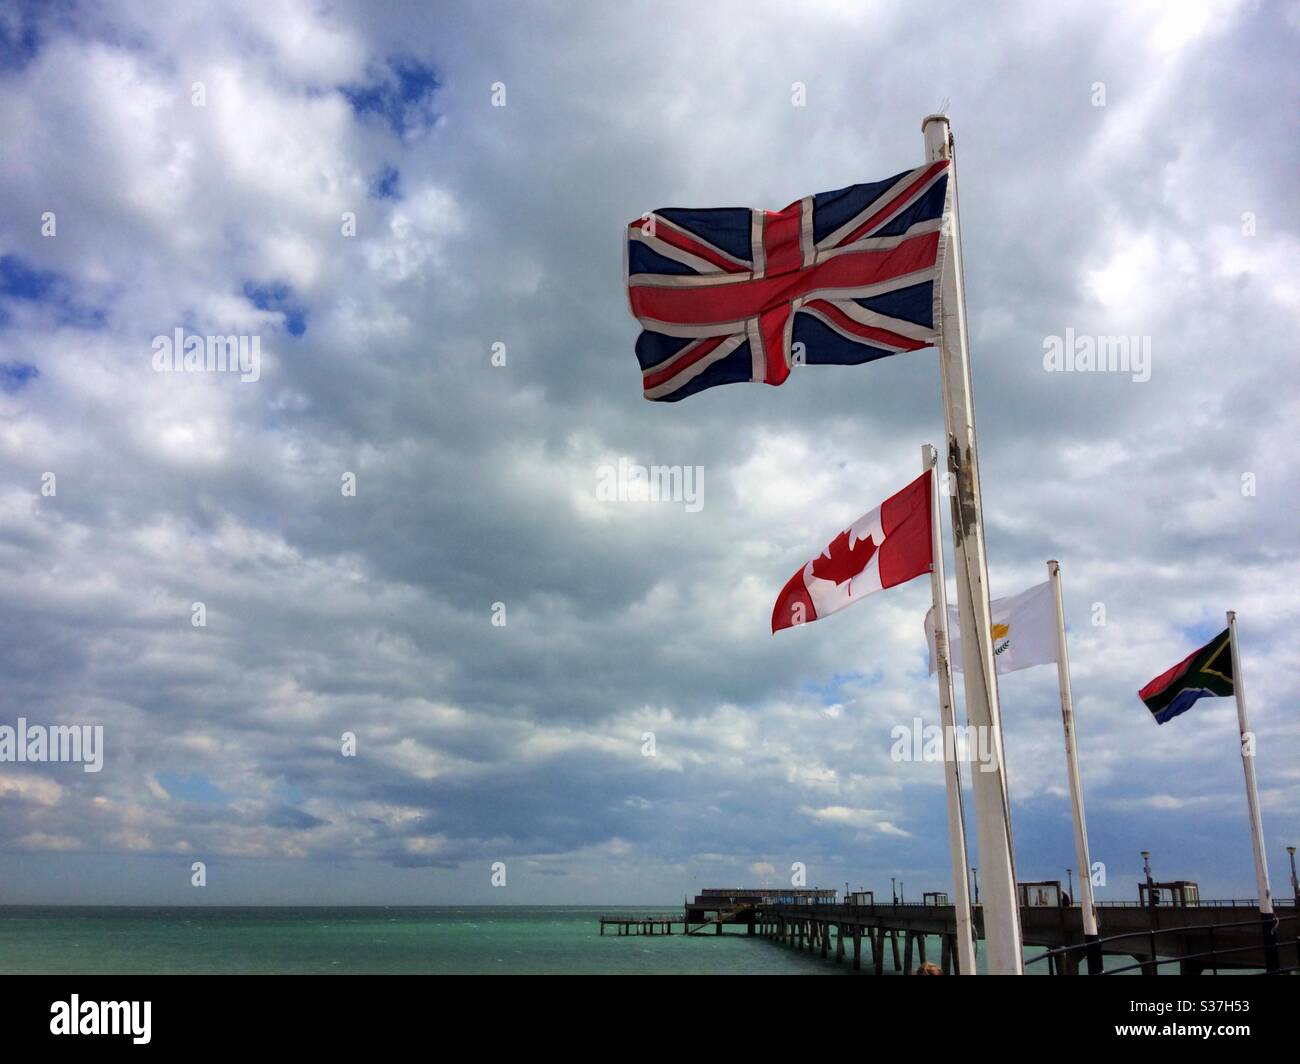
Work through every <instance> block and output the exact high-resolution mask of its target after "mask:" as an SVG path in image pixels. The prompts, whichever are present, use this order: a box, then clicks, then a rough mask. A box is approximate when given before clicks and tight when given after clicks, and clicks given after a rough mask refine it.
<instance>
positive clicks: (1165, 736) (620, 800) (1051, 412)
mask: <svg viewBox="0 0 1300 1064" xmlns="http://www.w3.org/2000/svg"><path fill="white" fill-rule="evenodd" d="M1297 37H1300V11H1298V9H1297V6H1296V5H1295V4H1293V3H1275V4H1264V3H1258V4H1251V3H1231V2H1223V3H1220V2H1188V3H1176V4H1172V3H1171V4H1169V5H1158V4H1145V3H1140V4H1134V3H1124V4H1105V3H1086V4H1085V3H1081V4H1076V5H1057V4H1053V5H1047V6H1044V5H1042V4H1037V3H1025V4H1008V5H1004V6H1002V7H1000V8H998V9H996V10H985V9H983V8H981V13H979V14H976V13H975V12H974V11H973V10H971V9H969V8H967V7H965V6H963V5H945V4H940V5H933V6H932V5H925V4H918V3H907V4H863V3H805V4H801V5H799V14H798V16H797V17H796V16H795V15H794V14H793V13H792V9H789V8H787V7H782V6H779V5H774V6H772V9H771V10H764V9H763V5H759V4H754V3H743V4H741V3H736V4H716V5H700V4H688V3H680V4H664V3H659V2H656V3H645V4H635V5H634V4H617V5H615V4H594V3H591V4H587V3H573V4H545V5H542V4H539V5H536V6H532V5H510V6H500V7H494V6H491V5H488V4H480V3H474V4H470V3H464V4H436V5H435V4H427V3H411V4H399V3H391V4H384V5H370V6H367V7H365V8H361V7H354V6H352V5H349V4H343V3H324V2H310V0H270V2H268V0H258V2H255V3H254V2H252V0H248V2H244V3H230V2H222V3H190V4H184V5H173V6H169V7H167V9H166V12H165V13H164V9H163V8H162V7H160V6H158V5H151V4H125V5H119V4H113V3H107V4H105V3H96V4H93V5H90V4H87V5H85V6H84V7H83V6H80V5H77V4H75V3H70V2H65V3H51V4H28V3H23V2H19V3H17V4H9V5H6V6H5V7H4V8H3V13H0V143H2V144H3V147H2V148H0V203H2V204H3V209H2V210H0V603H2V606H3V608H2V609H0V725H4V724H7V725H10V726H14V725H16V723H17V721H18V718H20V717H22V718H25V719H26V720H27V721H28V722H29V723H30V724H56V723H61V724H91V725H94V724H100V725H102V726H103V729H104V744H105V751H104V766H103V770H102V771H101V772H98V773H86V772H83V771H82V769H81V767H80V766H79V765H75V764H40V765H32V764H12V763H8V764H0V901H8V902H35V901H58V902H86V903H91V902H173V903H214V904H219V903H242V902H285V903H289V902H304V903H309V902H400V903H429V904H436V903H466V904H493V903H505V904H522V903H532V902H547V903H551V902H554V903H563V902H577V903H593V904H594V903H601V902H606V901H609V902H638V901H639V902H651V903H670V902H672V901H674V899H678V898H680V897H681V896H682V895H683V894H684V893H686V892H687V891H690V890H694V889H695V888H699V887H704V886H710V885H715V886H721V885H734V884H740V883H770V884H773V885H777V884H781V883H786V882H788V881H789V875H790V871H789V870H790V866H791V864H792V863H793V862H796V861H800V862H803V863H804V864H806V866H807V869H808V880H809V883H810V885H823V886H842V885H843V884H844V883H845V882H846V881H849V882H852V883H853V884H854V885H855V886H856V885H857V884H859V883H861V884H865V885H866V886H867V887H868V888H874V889H876V890H877V891H881V890H883V891H885V892H888V889H889V877H890V876H891V875H892V876H897V877H900V878H901V879H902V880H903V881H904V882H905V884H906V885H907V886H906V890H907V893H908V895H909V896H912V895H913V894H918V895H919V892H920V891H921V890H922V889H936V888H937V889H944V888H946V887H947V886H948V884H949V882H950V874H951V873H950V869H949V867H948V863H947V842H946V835H945V812H944V789H943V777H942V772H941V769H940V766H938V765H935V764H932V763H898V762H896V761H894V760H892V759H891V757H890V750H891V746H892V739H891V737H890V733H891V729H893V728H894V727H895V726H897V725H900V724H902V725H905V726H909V727H910V726H911V724H912V722H913V720H915V719H916V718H918V717H919V718H921V720H922V721H923V722H925V723H934V722H935V720H936V718H937V710H936V697H935V687H934V683H933V680H932V679H931V678H930V677H929V676H928V675H927V673H926V650H925V643H924V637H923V634H922V617H923V614H924V612H925V609H926V608H927V606H928V604H929V588H928V585H927V584H926V583H925V582H924V581H915V582H913V583H912V584H909V585H906V586H904V587H901V588H898V589H895V590H892V591H889V592H887V593H885V594H883V595H880V596H877V597H875V598H873V599H871V600H870V601H868V602H866V603H864V604H862V605H859V606H857V607H855V608H854V609H853V610H850V611H847V612H845V613H841V614H839V615H837V616H835V617H832V618H828V619H826V620H824V621H821V622H819V623H817V624H815V625H810V626H805V627H803V628H799V629H795V630H791V631H785V632H782V633H781V634H780V635H778V636H776V637H773V636H772V635H771V634H770V631H769V617H770V612H771V606H772V602H773V600H774V598H775V595H776V592H777V591H778V590H779V589H780V587H781V586H782V584H783V583H784V582H785V580H786V579H787V578H788V577H789V576H790V574H791V573H792V572H793V571H794V570H795V569H796V568H798V567H799V566H800V565H801V564H802V563H803V562H804V561H805V559H806V558H807V557H809V556H810V555H811V554H812V553H814V552H815V551H817V550H818V549H820V547H822V546H823V545H824V544H825V543H826V542H827V541H828V540H829V538H830V537H831V536H832V535H834V534H835V533H836V532H837V531H838V530H839V529H841V528H842V527H844V525H845V524H847V523H848V522H849V521H851V520H852V519H853V518H855V517H857V516H858V515H859V514H860V513H862V512H863V511H865V510H867V509H869V508H870V507H872V506H874V505H876V504H877V503H878V502H879V501H880V500H881V499H882V498H884V497H885V496H886V495H888V494H891V493H892V492H893V491H895V490H897V489H898V488H899V487H901V486H902V485H903V484H904V483H906V482H907V481H909V480H911V479H912V478H913V477H914V476H915V475H916V474H917V473H918V472H919V462H920V457H919V449H920V446H921V444H922V443H924V442H927V441H937V440H938V439H939V438H940V435H941V430H942V425H941V411H940V406H939V394H938V363H937V355H936V353H935V352H934V351H933V350H930V349H926V350H922V351H919V352H915V353H913V354H910V355H904V356H900V357H898V358H894V359H889V360H886V361H883V362H878V363H875V364H873V365H869V366H864V367H856V368H838V367H811V368H807V369H804V370H798V371H796V372H795V374H794V375H793V377H792V379H791V380H790V381H789V382H788V383H787V384H786V385H785V386H784V387H782V388H779V389H776V388H766V387H761V386H758V385H734V386H729V387H726V388H718V389H714V390H712V391H709V392H706V393H703V394H700V395H698V396H694V397H692V398H690V399H688V400H686V401H684V402H681V403H678V404H672V405H670V404H654V403H647V402H646V401H644V400H643V399H642V397H641V389H640V375H639V372H638V368H637V363H636V360H635V358H634V356H633V353H632V346H633V343H634V340H635V337H636V334H637V331H638V327H637V325H636V323H635V322H634V321H633V319H632V318H631V317H630V316H629V314H628V309H627V302H626V297H625V293H624V291H623V275H622V270H623V266H622V260H623V247H622V229H623V226H624V225H625V224H626V223H627V222H628V221H630V220H632V219H634V218H637V217H638V216H639V215H640V214H641V213H642V212H643V211H646V210H651V209H654V208H656V207H660V206H701V207H703V206H761V207H766V208H769V209H779V208H780V207H783V206H784V205H785V204H787V203H789V202H790V201H791V200H794V199H796V198H798V197H800V196H803V195H806V194H809V193H812V192H817V191H821V190H824V189H834V188H839V187H841V186H844V185H847V184H851V183H854V182H859V181H876V180H880V179H882V178H884V177H888V176H890V175H892V174H895V173H898V172H899V171H902V170H906V169H909V168H911V167H913V166H917V165H919V164H920V163H921V161H922V136H921V128H920V125H921V119H922V118H923V117H924V116H925V115H926V114H928V113H930V112H933V111H935V110H937V109H939V108H940V107H942V106H946V108H947V111H948V113H949V115H950V116H951V119H952V122H953V129H954V133H955V136H956V138H957V145H958V153H959V160H960V166H961V181H962V210H963V230H964V236H965V242H966V248H965V260H966V267H967V271H968V278H967V292H968V299H969V304H970V314H971V334H972V357H973V361H974V375H975V387H976V395H977V399H978V404H979V427H980V442H981V449H982V476H983V482H984V490H985V496H986V519H987V536H988V547H989V562H990V577H991V584H992V588H993V592H994V594H995V595H1005V594H1010V593H1013V592H1015V591H1019V590H1021V589H1023V588H1025V587H1027V586H1029V585H1030V584H1034V583H1037V582H1039V581H1040V580H1042V579H1044V578H1045V570H1044V562H1045V560H1046V559H1048V558H1059V559H1060V560H1061V563H1062V568H1063V573H1064V580H1065V585H1064V586H1065V600H1066V609H1067V617H1068V621H1069V625H1070V650H1071V655H1072V658H1073V665H1074V689H1075V697H1076V710H1077V716H1078V729H1079V735H1080V761H1081V765H1082V772H1083V779H1084V786H1085V793H1086V799H1087V808H1088V816H1089V826H1090V834H1091V842H1092V851H1093V857H1094V859H1095V860H1099V861H1103V862H1105V863H1106V865H1107V869H1108V880H1109V882H1108V886H1107V887H1106V888H1105V889H1103V890H1101V891H1100V892H1099V898H1101V899H1102V900H1106V899H1116V898H1132V897H1136V880H1137V878H1138V875H1139V871H1140V867H1141V861H1140V858H1139V856H1138V851H1139V850H1140V849H1143V848H1147V849H1150V850H1152V851H1153V863H1154V866H1155V870H1156V872H1157V874H1158V875H1159V876H1163V877H1166V878H1190V879H1197V880H1199V881H1200V882H1201V884H1202V889H1203V892H1204V893H1205V894H1206V895H1207V896H1209V895H1214V896H1236V897H1243V896H1245V897H1249V896H1253V895H1254V877H1253V872H1252V865H1251V854H1250V844H1249V838H1248V835H1247V829H1246V802H1245V796H1244V789H1243V782H1242V769H1241V761H1240V758H1239V757H1238V755H1237V739H1236V731H1235V714H1234V708H1233V704H1232V701H1231V700H1230V699H1218V700H1213V701H1208V700H1207V701H1203V702H1201V703H1200V704H1199V705H1198V706H1197V707H1196V708H1195V709H1194V710H1193V711H1191V712H1190V713H1188V714H1186V715H1184V716H1182V717H1180V718H1178V719H1177V720H1176V721H1174V722H1172V723H1170V724H1168V725H1166V726H1164V727H1157V726H1156V725H1155V724H1154V723H1153V721H1152V720H1151V718H1150V715H1149V714H1148V712H1147V711H1146V709H1145V708H1144V707H1143V706H1142V704H1141V703H1140V702H1139V701H1138V699H1137V697H1136V694H1135V692H1136V691H1137V689H1138V688H1139V687H1140V686H1142V685H1143V684H1144V683H1145V682H1146V681H1147V680H1149V679H1151V677H1153V676H1155V675H1156V674H1157V673H1159V672H1162V671H1163V670H1164V669H1166V668H1167V667H1169V666H1170V665H1172V664H1174V663H1175V662H1176V661H1178V660H1179V659H1180V658H1182V657H1183V656H1184V655H1185V654H1187V653H1188V652H1189V651H1190V650H1192V649H1193V648H1194V647H1195V646H1197V645H1199V644H1200V643H1201V642H1203V641H1204V640H1205V639H1207V638H1208V637H1209V636H1211V635H1213V634H1214V633H1216V632H1218V631H1219V630H1221V629H1222V627H1223V624H1224V621H1223V612H1224V610H1225V609H1228V608H1235V609H1237V610H1238V611H1239V613H1240V626H1241V638H1242V644H1243V653H1244V663H1245V669H1246V675H1247V680H1248V683H1249V694H1250V700H1251V710H1252V723H1253V725H1254V728H1255V730H1256V732H1257V735H1258V744H1259V758H1258V762H1257V763H1258V772H1259V781H1260V789H1261V795H1262V801H1263V818H1264V829H1265V837H1266V840H1267V844H1268V848H1269V857H1270V867H1271V871H1272V876H1273V887H1274V890H1275V891H1276V892H1277V893H1279V894H1286V893H1289V884H1288V882H1287V866H1286V853H1285V849H1284V847H1285V846H1286V845H1287V844H1288V843H1295V842H1298V841H1300V722H1298V721H1297V704H1298V702H1300V648H1298V645H1297V640H1296V636H1295V633H1296V631H1297V626H1300V609H1297V597H1298V596H1297V590H1296V587H1297V583H1300V549H1298V546H1300V544H1298V543H1297V537H1296V528H1297V520H1296V518H1297V509H1298V507H1297V504H1296V501H1295V500H1296V498H1297V494H1298V493H1300V474H1297V470H1296V465H1295V462H1294V453H1293V452H1294V445H1295V425H1296V423H1297V420H1298V419H1300V394H1298V393H1297V389H1296V387H1295V385H1294V372H1295V371H1294V366H1295V357H1296V352H1295V344H1294V340H1293V339H1292V337H1293V336H1294V333H1295V327H1296V324H1297V310H1298V309H1300V293H1298V291H1297V287H1296V277H1297V266H1298V265H1300V209H1298V207H1297V200H1296V196H1295V187H1296V186H1295V175H1296V172H1297V169H1296V168H1297V162H1298V161H1300V160H1298V158H1297V156H1298V155H1300V151H1298V150H1297V140H1296V137H1295V128H1294V107H1293V104H1294V99H1295V96H1296V89H1297V87H1298V82H1300V78H1298V77H1297V74H1296V70H1295V64H1294V56H1295V54H1296V51H1297V46H1298V43H1300V42H1298V41H1297ZM799 86H802V91H800V89H799ZM800 98H802V100H803V102H804V104H805V105H804V106H797V102H798V100H799V99H800ZM501 104H504V106H501ZM178 328H183V329H185V330H187V331H188V332H192V333H197V334H200V335H203V334H222V335H233V334H243V335H249V336H252V335H255V336H258V337H260V343H261V364H260V378H259V379H258V380H257V381H255V382H252V381H249V382H244V381H241V380H240V379H239V376H238V375H236V374H230V373H226V374H219V373H159V372H156V371H155V370H154V368H153V356H154V351H153V347H152V345H153V341H154V338H155V337H157V336H160V335H161V336H170V335H173V333H174V330H176V329H178ZM1070 329H1072V330H1074V332H1075V334H1077V335H1112V334H1122V335H1136V336H1142V337H1149V338H1150V349H1151V374H1150V380H1147V381H1145V382H1141V381H1135V380H1134V379H1133V376H1132V374H1125V373H1050V372H1046V371H1045V369H1044V365H1043V354H1044V343H1045V341H1046V340H1047V338H1049V337H1052V336H1064V335H1065V334H1066V330H1070ZM497 345H504V346H497ZM494 352H496V353H497V355H498V357H497V358H496V359H495V360H494V358H493V354H494ZM502 355H503V356H504V358H502V357H501V356H502ZM494 361H495V363H500V362H502V361H504V364H503V365H501V364H494ZM621 458H622V459H626V460H627V461H629V462H633V463H643V464H645V465H651V464H672V465H683V466H692V467H694V466H699V467H702V470H703V474H702V475H703V481H702V485H703V496H702V502H703V505H702V507H699V508H696V509H695V510H694V512H692V509H691V508H688V507H687V506H685V505H683V504H682V503H671V502H665V503H657V504H651V503H635V502H624V503H619V502H609V501H604V500H602V499H601V498H600V497H599V496H598V494H597V486H598V477H599V470H600V469H601V467H602V466H604V465H608V464H616V463H617V462H618V461H619V459H621ZM47 474H53V478H51V477H49V476H47ZM347 474H352V475H353V477H354V479H355V487H356V490H355V494H354V495H353V494H346V493H345V491H344V487H345V481H346V475H347ZM51 487H53V493H52V494H51V492H50V488H51ZM950 571H951V570H950ZM197 603H202V604H203V606H202V611H201V612H202V613H203V614H205V615H206V616H205V618H204V619H205V620H206V624H205V625H202V626H196V625H195V623H194V621H195V619H196V617H197V616H198V614H197V613H196V604H197ZM494 604H501V606H500V607H497V606H495V605H494ZM1098 604H1100V609H1099V608H1098ZM494 617H495V618H496V619H497V620H502V619H503V620H504V621H505V623H504V624H494V623H493V621H494ZM1096 619H1103V620H1104V624H1096V623H1094V620H1096ZM1001 687H1002V698H1003V715H1004V721H1005V729H1006V748H1007V758H1008V778H1009V781H1010V787H1011V796H1012V816H1013V827H1014V831H1015V839H1016V846H1017V853H1016V858H1017V870H1018V873H1019V875H1020V877H1021V878H1024V879H1040V878H1041V879H1057V878H1064V876H1065V869H1066V868H1067V867H1070V866H1073V865H1074V863H1075V862H1074V855H1073V843H1072V838H1071V832H1070V821H1069V809H1068V804H1067V798H1066V790H1065V788H1066V778H1065V765H1064V756H1063V752H1062V744H1061V732H1060V720H1059V710H1058V707H1057V703H1056V677H1055V673H1054V670H1052V669H1051V668H1038V669H1034V670H1030V671H1025V672H1019V673H1016V674H1013V675H1010V676H1007V677H1004V679H1003V681H1002V685H1001ZM345 733H351V734H352V735H354V736H355V742H356V751H355V756H351V757H349V756H344V753H343V751H342V738H341V737H342V736H343V735H344V734H345ZM646 733H653V746H654V749H653V756H646V741H645V740H644V739H643V736H644V735H645V734H646ZM195 861H203V862H205V864H206V867H207V886H206V887H205V888H202V889H197V888H195V887H192V886H191V866H192V864H193V862H195ZM497 861H502V862H505V865H506V869H507V877H506V879H507V882H506V886H504V887H493V886H491V884H490V872H491V866H492V864H493V862H497ZM1076 875H1077V872H1076Z"/></svg>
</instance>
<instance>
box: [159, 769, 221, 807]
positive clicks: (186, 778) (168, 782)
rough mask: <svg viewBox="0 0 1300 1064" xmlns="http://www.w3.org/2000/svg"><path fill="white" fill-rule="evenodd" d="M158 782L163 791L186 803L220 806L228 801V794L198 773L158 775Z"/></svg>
mask: <svg viewBox="0 0 1300 1064" xmlns="http://www.w3.org/2000/svg"><path fill="white" fill-rule="evenodd" d="M158 782H159V783H161V784H162V786H163V790H165V791H166V792H167V793H168V794H170V795H171V796H172V797H173V798H180V799H181V800H182V801H186V802H203V803H206V804H208V805H220V804H223V803H224V802H225V801H226V794H225V792H224V791H222V790H221V788H220V787H218V786H217V785H216V784H215V783H213V782H212V781H211V780H210V779H208V778H207V777H206V776H200V775H199V774H198V773H192V774H189V775H181V774H180V773H176V772H160V773H158Z"/></svg>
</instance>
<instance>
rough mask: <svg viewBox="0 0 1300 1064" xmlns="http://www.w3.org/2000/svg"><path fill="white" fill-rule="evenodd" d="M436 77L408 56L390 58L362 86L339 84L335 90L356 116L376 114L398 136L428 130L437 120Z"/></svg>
mask: <svg viewBox="0 0 1300 1064" xmlns="http://www.w3.org/2000/svg"><path fill="white" fill-rule="evenodd" d="M438 88H439V82H438V76H437V74H435V73H434V69H433V67H432V66H430V65H429V64H428V63H424V62H422V61H420V60H419V59H414V58H411V57H393V58H390V59H389V60H388V61H387V62H386V63H385V64H384V65H383V67H381V68H378V69H375V70H373V71H372V80H371V81H369V82H368V83H366V84H362V85H340V86H339V91H340V92H341V93H342V94H343V96H344V98H345V99H346V100H347V101H348V103H350V104H351V105H352V110H353V111H355V112H356V113H357V115H359V116H360V117H363V118H364V117H366V116H367V115H377V116H378V117H379V118H381V119H383V121H384V122H385V123H387V125H388V128H389V129H391V130H392V131H393V132H394V133H396V134H397V135H398V136H399V137H405V136H406V135H407V134H409V133H412V132H415V131H418V130H424V129H430V128H431V127H432V126H433V124H434V123H435V122H436V121H437V118H438V116H437V114H436V113H435V112H434V110H433V94H434V93H435V92H436V91H437V90H438Z"/></svg>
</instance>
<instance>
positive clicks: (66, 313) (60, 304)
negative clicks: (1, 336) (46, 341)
mask: <svg viewBox="0 0 1300 1064" xmlns="http://www.w3.org/2000/svg"><path fill="white" fill-rule="evenodd" d="M4 300H13V301H18V302H22V303H30V304H33V305H39V306H48V307H50V308H51V309H52V310H53V311H54V315H55V320H56V321H57V322H58V323H59V324H60V325H74V326H76V327H77V328H79V329H102V328H104V326H105V325H107V324H108V315H107V313H106V312H105V311H104V310H102V309H101V308H99V307H92V306H89V305H87V304H85V303H82V302H81V301H79V300H78V299H77V298H76V295H75V293H74V291H73V285H72V282H71V281H69V280H68V278H67V277H66V276H65V275H63V274H61V273H59V272H58V271H57V270H43V269H41V268H40V267H38V266H31V265H29V264H28V263H26V262H24V261H23V260H22V259H20V258H19V257H18V256H17V255H0V325H4V324H7V323H8V322H9V321H10V320H11V317H12V316H11V315H10V314H9V313H8V312H7V311H6V310H5V308H4V306H3V301H4Z"/></svg>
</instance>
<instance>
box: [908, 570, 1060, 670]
mask: <svg viewBox="0 0 1300 1064" xmlns="http://www.w3.org/2000/svg"><path fill="white" fill-rule="evenodd" d="M989 606H990V607H991V608H992V613H993V659H994V661H996V662H997V671H998V674H999V675H1001V674H1002V673H1004V672H1015V671H1016V670H1017V669H1028V668H1030V667H1031V666H1034V665H1050V664H1053V663H1054V662H1055V661H1056V612H1055V610H1054V609H1053V605H1052V584H1051V581H1050V580H1047V581H1044V582H1043V583H1041V584H1039V585H1037V586H1036V587H1031V588H1030V589H1029V590H1028V591H1022V592H1020V594H1019V595H1012V596H1011V597H1010V598H1002V599H994V600H993V601H992V602H991V603H989ZM925 640H926V642H927V643H929V645H930V671H931V672H934V670H935V664H934V609H933V608H931V610H930V611H929V612H928V613H927V614H926V615H925ZM948 642H949V645H950V650H949V654H948V657H949V659H950V660H951V661H952V668H953V671H954V672H961V671H962V661H961V632H960V631H958V629H957V607H956V606H949V607H948Z"/></svg>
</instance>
